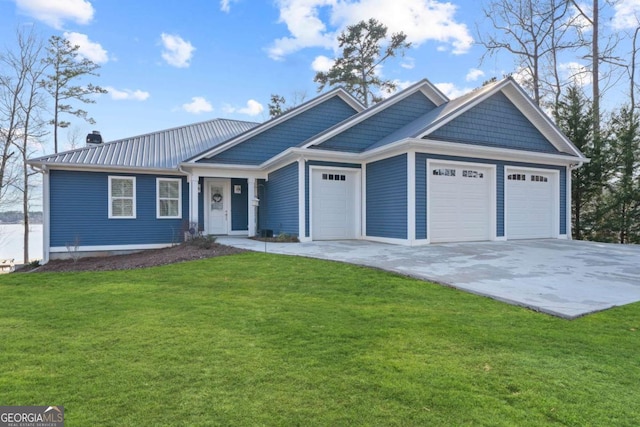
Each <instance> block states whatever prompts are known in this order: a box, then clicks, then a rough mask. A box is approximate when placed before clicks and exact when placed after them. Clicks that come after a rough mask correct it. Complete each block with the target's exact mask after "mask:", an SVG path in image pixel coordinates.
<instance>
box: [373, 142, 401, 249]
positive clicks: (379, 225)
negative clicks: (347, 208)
mask: <svg viewBox="0 0 640 427" xmlns="http://www.w3.org/2000/svg"><path fill="white" fill-rule="evenodd" d="M366 171H367V179H366V182H367V190H366V192H367V206H366V218H367V230H366V234H367V236H371V237H385V238H394V239H406V238H407V207H408V202H407V200H408V195H407V155H406V154H402V155H400V156H395V157H391V158H389V159H384V160H380V161H377V162H373V163H368V164H367V165H366Z"/></svg>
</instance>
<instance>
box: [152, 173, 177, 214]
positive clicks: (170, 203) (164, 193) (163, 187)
mask: <svg viewBox="0 0 640 427" xmlns="http://www.w3.org/2000/svg"><path fill="white" fill-rule="evenodd" d="M156 194H157V204H156V215H157V217H158V219H165V218H166V219H169V218H173V219H175V218H182V180H181V179H179V178H158V179H156Z"/></svg>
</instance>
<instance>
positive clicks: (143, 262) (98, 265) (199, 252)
mask: <svg viewBox="0 0 640 427" xmlns="http://www.w3.org/2000/svg"><path fill="white" fill-rule="evenodd" d="M242 252H246V250H244V249H238V248H233V247H231V246H224V245H219V244H217V243H214V244H212V245H211V248H210V249H203V248H199V247H197V246H195V245H189V244H182V245H178V246H173V247H170V248H165V249H154V250H148V251H143V252H137V253H134V254H128V255H114V256H104V257H93V258H80V259H78V260H77V261H76V262H74V261H73V260H53V261H49V262H48V263H47V264H46V265H43V266H40V267H36V268H34V269H28V268H23V269H20V270H17V271H16V272H28V271H31V272H34V273H35V272H38V273H45V272H62V271H107V270H133V269H136V268H145V267H154V266H158V265H166V264H174V263H176V262H184V261H193V260H197V259H204V258H212V257H217V256H223V255H233V254H239V253H242Z"/></svg>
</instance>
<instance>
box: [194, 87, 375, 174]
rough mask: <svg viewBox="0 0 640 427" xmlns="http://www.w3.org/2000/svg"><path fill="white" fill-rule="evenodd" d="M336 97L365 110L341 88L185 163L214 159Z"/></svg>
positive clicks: (356, 108) (357, 108)
mask: <svg viewBox="0 0 640 427" xmlns="http://www.w3.org/2000/svg"><path fill="white" fill-rule="evenodd" d="M334 96H338V97H339V98H340V99H342V100H343V101H345V102H346V103H347V104H348V105H349V106H350V107H352V108H353V109H354V110H356V112H357V113H359V112H361V111H362V110H364V106H363V105H362V104H361V103H360V102H359V101H358V100H357V99H355V98H354V97H353V96H352V95H351V94H349V93H348V92H347V91H345V90H344V89H343V88H341V87H339V88H336V89H333V90H331V91H329V92H326V93H323V94H322V95H319V96H318V97H316V98H314V99H312V100H310V101H308V102H306V103H304V104H302V105H299V106H298V107H296V108H294V109H292V110H289V111H287V112H286V113H284V114H281V115H280V116H278V117H275V118H273V119H271V120H269V121H267V122H265V123H263V124H261V125H258V126H256V127H254V128H252V129H250V130H248V131H246V132H244V133H242V134H240V135H238V136H236V137H233V138H231V139H229V140H227V141H226V142H223V143H222V144H219V145H218V146H216V147H214V148H212V149H210V150H207V151H205V152H203V153H200V154H198V155H196V156H194V157H192V158H190V159H187V160H185V162H184V163H195V162H197V161H198V160H202V159H204V158H207V157H212V156H215V155H216V154H219V153H221V152H223V151H226V150H228V149H230V148H232V147H235V146H236V145H238V144H240V143H242V142H244V141H246V140H248V139H251V138H253V137H254V136H256V135H259V134H261V133H262V132H265V131H267V130H269V129H271V128H273V127H275V126H277V125H279V124H281V123H283V122H285V121H287V120H289V119H291V118H293V117H295V116H297V115H299V114H302V113H304V112H305V111H309V110H310V109H312V108H314V107H316V106H318V105H320V104H322V103H323V102H325V101H327V100H329V99H331V98H333V97H334ZM357 113H356V114H357Z"/></svg>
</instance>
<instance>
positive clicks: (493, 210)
mask: <svg viewBox="0 0 640 427" xmlns="http://www.w3.org/2000/svg"><path fill="white" fill-rule="evenodd" d="M433 164H441V165H453V166H467V167H475V168H482V169H489V170H490V171H491V178H490V185H491V191H490V194H491V200H490V201H489V203H490V215H491V218H490V221H491V222H490V226H489V233H490V235H489V239H490V240H497V236H496V234H497V230H498V226H497V217H498V216H497V209H496V201H497V200H498V197H497V186H496V182H497V180H496V179H497V178H496V169H497V167H496V165H494V164H491V163H473V162H459V161H455V160H440V159H431V158H428V159H427V184H426V185H427V243H431V220H432V218H433V215H432V213H431V207H432V203H431V201H430V197H431V194H432V191H431V172H430V171H431V168H432V166H433Z"/></svg>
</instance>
